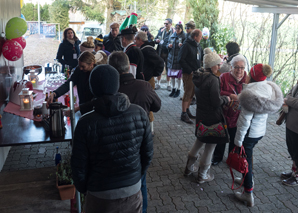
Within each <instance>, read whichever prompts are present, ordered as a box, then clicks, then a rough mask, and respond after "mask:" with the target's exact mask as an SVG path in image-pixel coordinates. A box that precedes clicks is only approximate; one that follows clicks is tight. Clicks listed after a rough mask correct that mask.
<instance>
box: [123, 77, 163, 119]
mask: <svg viewBox="0 0 298 213" xmlns="http://www.w3.org/2000/svg"><path fill="white" fill-rule="evenodd" d="M118 91H119V92H121V93H124V94H126V95H127V96H128V98H129V100H130V102H131V103H133V104H137V105H139V106H141V107H142V108H143V109H144V110H145V111H146V112H147V114H148V115H149V112H150V111H152V112H158V111H159V110H160V107H161V100H160V98H159V97H158V95H157V94H156V92H155V91H154V90H153V89H152V87H151V85H150V84H149V83H148V82H146V81H142V80H137V79H135V78H134V77H133V75H132V74H131V73H125V74H121V75H120V88H119V90H118Z"/></svg>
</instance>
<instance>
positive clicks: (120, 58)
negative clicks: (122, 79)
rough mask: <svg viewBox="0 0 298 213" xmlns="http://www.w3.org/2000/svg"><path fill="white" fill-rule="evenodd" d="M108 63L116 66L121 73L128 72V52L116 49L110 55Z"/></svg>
mask: <svg viewBox="0 0 298 213" xmlns="http://www.w3.org/2000/svg"><path fill="white" fill-rule="evenodd" d="M108 64H109V65H111V66H112V67H114V68H115V69H116V70H117V71H118V72H119V74H123V73H128V72H129V69H130V63H129V59H128V56H127V55H126V53H124V52H122V51H114V52H112V53H111V54H110V55H109V57H108Z"/></svg>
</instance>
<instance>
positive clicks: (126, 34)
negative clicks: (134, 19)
mask: <svg viewBox="0 0 298 213" xmlns="http://www.w3.org/2000/svg"><path fill="white" fill-rule="evenodd" d="M137 31H138V30H137V28H136V27H134V26H133V27H132V28H127V29H124V30H121V32H120V34H119V35H118V36H120V43H121V46H122V47H123V48H124V47H127V45H129V44H130V43H132V42H133V40H134V37H135V34H136V32H137Z"/></svg>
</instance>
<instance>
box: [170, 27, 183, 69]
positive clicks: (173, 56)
mask: <svg viewBox="0 0 298 213" xmlns="http://www.w3.org/2000/svg"><path fill="white" fill-rule="evenodd" d="M179 38H181V39H182V42H181V43H182V44H183V42H184V41H185V38H186V36H185V33H184V32H182V33H180V34H179V35H178V34H177V32H175V33H173V35H172V36H171V37H170V39H169V42H168V44H167V48H168V50H169V54H168V60H167V67H168V68H170V69H175V70H180V69H181V65H180V63H179V61H178V54H179V50H180V49H181V47H182V46H181V47H179ZM171 40H172V42H173V47H172V48H169V44H170V42H171Z"/></svg>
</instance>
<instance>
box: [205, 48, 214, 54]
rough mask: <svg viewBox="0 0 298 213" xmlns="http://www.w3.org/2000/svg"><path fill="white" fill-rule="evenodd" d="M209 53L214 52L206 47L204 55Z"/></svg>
mask: <svg viewBox="0 0 298 213" xmlns="http://www.w3.org/2000/svg"><path fill="white" fill-rule="evenodd" d="M209 53H212V50H211V49H210V48H208V47H206V48H205V49H204V55H207V54H209Z"/></svg>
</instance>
